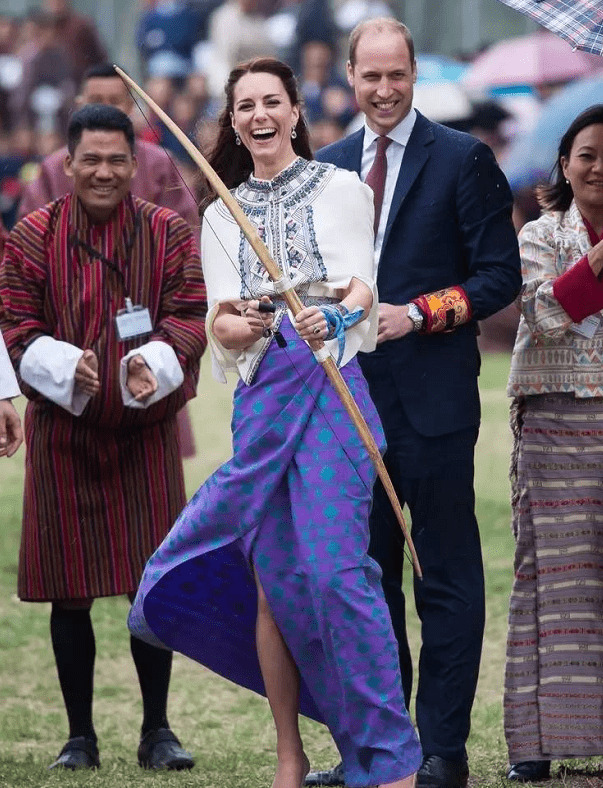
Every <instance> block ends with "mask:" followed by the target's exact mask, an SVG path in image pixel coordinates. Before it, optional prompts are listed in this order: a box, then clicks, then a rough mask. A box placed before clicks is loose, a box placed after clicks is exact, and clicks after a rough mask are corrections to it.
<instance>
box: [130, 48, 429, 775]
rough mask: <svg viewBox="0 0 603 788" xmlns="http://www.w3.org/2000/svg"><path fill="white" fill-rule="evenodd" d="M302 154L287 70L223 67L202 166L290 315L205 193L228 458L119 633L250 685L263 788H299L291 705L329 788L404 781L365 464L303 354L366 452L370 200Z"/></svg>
mask: <svg viewBox="0 0 603 788" xmlns="http://www.w3.org/2000/svg"><path fill="white" fill-rule="evenodd" d="M311 159H312V154H311V151H310V147H309V142H308V132H307V127H306V124H305V121H304V119H303V117H302V115H301V112H300V103H299V97H298V93H297V87H296V84H295V79H294V77H293V73H292V71H291V69H290V68H289V67H288V66H287V65H285V64H284V63H281V62H279V61H276V60H272V59H258V60H254V61H250V62H249V63H246V64H243V65H241V66H239V67H238V68H236V69H234V70H233V72H232V73H231V74H230V77H229V80H228V83H227V87H226V109H225V110H224V112H223V114H222V116H221V118H220V133H219V136H218V140H217V143H216V147H215V149H214V152H213V154H212V156H211V157H210V163H211V164H212V166H213V167H214V169H215V170H216V171H217V172H218V174H219V175H220V176H221V178H222V179H223V180H224V181H225V183H226V184H227V186H228V187H229V188H230V189H232V193H233V194H234V196H235V198H236V200H237V202H238V203H239V205H240V206H241V208H242V209H243V211H244V213H245V214H246V215H247V217H248V218H249V219H250V220H251V222H252V223H253V224H254V225H255V226H256V227H257V230H258V233H259V235H260V237H261V238H262V240H263V241H264V242H265V243H266V245H267V246H268V248H269V249H270V251H271V253H272V256H273V258H274V259H275V261H276V262H277V264H278V265H279V266H280V268H281V270H282V272H283V275H284V277H285V278H286V279H287V280H288V281H289V282H292V283H293V285H294V286H295V289H296V291H297V292H298V294H299V295H300V297H301V299H302V301H303V303H304V304H305V308H304V309H303V310H302V312H300V313H299V314H298V316H297V319H294V318H293V317H292V316H291V315H290V313H289V312H288V310H287V308H286V305H285V303H284V301H283V300H282V298H281V296H280V294H279V292H278V291H277V289H278V288H275V285H274V283H273V282H272V281H271V280H270V278H269V277H268V275H267V274H266V272H265V270H264V268H263V266H262V265H261V264H260V263H259V261H258V259H257V257H256V255H255V253H254V252H253V250H252V249H251V247H250V245H249V243H248V242H247V241H246V239H245V237H244V236H243V234H242V232H241V230H240V228H239V227H238V225H237V224H236V223H235V222H234V220H233V219H232V217H231V215H230V213H229V212H228V211H227V210H226V208H225V206H224V204H223V203H222V201H221V200H215V199H213V200H212V199H211V198H210V200H208V202H209V203H210V204H209V205H208V207H207V208H206V210H205V212H204V219H203V228H202V258H203V268H204V275H205V280H206V285H207V288H208V301H209V305H210V312H209V314H208V319H207V332H208V336H209V338H210V345H211V348H212V361H213V365H214V373H215V374H216V375H217V376H218V378H219V379H221V380H225V375H224V373H225V371H227V370H235V371H236V372H238V374H239V377H240V381H239V384H238V386H237V388H236V391H235V394H234V411H233V420H232V426H233V449H234V456H233V458H232V459H231V460H230V461H229V462H227V463H226V464H225V465H223V466H222V467H221V468H220V469H218V471H216V473H215V474H214V475H213V476H211V477H210V478H209V479H208V480H207V481H206V482H205V484H204V485H203V486H202V487H201V488H200V489H199V490H198V491H197V493H196V494H195V495H194V496H193V498H192V500H191V501H190V503H189V504H188V506H187V507H186V509H185V510H184V511H183V513H182V515H181V516H180V518H179V519H178V521H177V522H176V525H175V526H174V528H173V529H172V531H171V533H170V535H169V536H168V537H167V539H166V540H165V542H164V544H163V545H162V546H161V547H160V549H159V550H158V551H157V553H156V554H155V556H154V557H153V558H152V559H151V560H150V561H149V564H148V565H147V569H146V571H145V574H144V576H143V580H142V583H141V587H140V591H139V595H138V598H137V600H136V603H135V605H134V608H133V613H132V616H131V621H130V626H131V628H132V630H133V631H134V632H135V633H136V634H137V635H138V636H140V637H143V638H145V639H147V640H148V639H151V640H152V641H153V642H155V643H157V642H159V643H162V644H164V645H166V646H168V647H169V648H174V649H176V650H179V651H182V652H183V653H185V654H187V655H189V656H191V657H193V658H194V659H196V660H198V661H199V662H201V663H203V664H204V665H207V666H208V667H210V668H212V669H213V670H215V671H217V672H219V673H221V674H222V675H224V676H226V677H227V678H229V679H231V680H233V681H236V682H237V683H239V684H242V685H243V686H246V687H249V688H251V689H253V690H255V691H258V692H262V693H265V694H266V695H267V697H268V700H269V703H270V707H271V710H272V713H273V716H274V721H275V725H276V733H277V770H276V776H275V778H274V783H273V788H299V786H300V785H301V784H302V783H303V780H304V778H305V775H306V773H307V771H308V768H309V764H308V759H307V758H306V756H305V753H304V751H303V745H302V742H301V738H300V734H299V729H298V723H297V716H298V712H299V711H300V710H301V712H302V713H304V714H306V715H308V716H310V717H313V718H314V719H318V720H322V721H323V722H325V723H326V724H327V725H328V727H329V729H330V731H331V733H332V735H333V737H334V739H335V741H336V743H337V745H338V747H339V749H340V751H341V755H342V758H343V763H344V767H345V772H346V779H347V784H348V785H350V786H369V785H373V786H374V785H380V786H391V788H410V786H411V785H412V784H413V781H414V777H413V775H414V773H415V772H416V770H417V768H418V766H419V764H420V762H421V755H420V747H419V744H418V741H417V738H416V735H415V733H414V730H413V728H412V725H411V723H410V720H409V718H408V715H407V712H406V709H405V707H404V700H403V697H402V688H401V681H400V674H399V667H398V652H397V645H396V642H395V638H394V635H393V631H392V627H391V621H390V617H389V613H388V611H387V607H386V605H385V601H384V599H383V594H382V590H381V584H380V572H379V569H378V567H377V565H376V564H375V562H374V561H372V560H371V559H370V558H368V556H367V547H368V526H367V522H368V513H369V508H370V505H371V492H372V486H373V482H374V475H375V474H374V470H373V467H372V465H371V463H370V461H369V457H368V454H367V452H366V450H365V448H364V446H363V444H362V442H361V441H360V439H359V438H358V436H357V435H356V432H355V430H354V428H353V426H352V424H351V422H350V419H349V417H348V415H347V412H346V411H345V410H344V408H343V406H342V405H341V403H340V401H339V399H338V398H337V397H336V395H335V392H334V391H333V389H332V387H331V385H330V383H329V381H328V379H327V378H326V375H325V373H324V371H323V369H322V368H321V367H320V366H319V365H318V364H317V363H316V360H315V359H314V357H313V354H312V351H311V349H310V348H311V347H312V343H313V342H314V341H315V340H316V339H319V340H325V341H326V343H327V347H328V348H329V350H330V351H331V353H332V354H333V355H334V356H335V358H337V359H338V363H339V364H340V366H341V371H342V374H343V376H344V378H345V380H346V382H347V384H348V386H349V388H350V390H351V391H352V393H353V395H354V397H355V398H356V400H357V402H358V404H359V405H360V408H361V409H362V411H363V412H364V414H365V416H366V418H367V421H368V422H369V425H370V426H371V429H372V431H373V433H374V434H375V435H376V436H377V438H378V440H379V442H380V443H381V445H383V434H382V431H381V426H380V423H379V420H378V417H377V414H376V411H375V409H374V406H373V404H372V402H371V400H370V398H369V395H368V392H367V387H366V383H365V381H364V378H363V377H362V374H361V372H360V369H359V367H358V365H357V362H356V360H355V355H356V353H357V351H358V350H359V349H362V350H370V349H372V348H373V347H374V344H375V339H376V329H377V325H376V319H375V317H376V306H377V300H376V292H375V286H374V274H373V262H372V261H373V236H372V221H373V210H372V204H371V200H372V195H371V192H370V189H369V188H368V187H366V186H365V185H363V184H362V183H361V182H360V180H359V179H358V177H357V176H356V175H355V174H353V173H349V172H344V171H341V170H337V169H336V168H335V167H333V166H332V165H329V164H319V163H317V162H314V161H311ZM266 308H268V309H274V310H275V311H274V313H271V312H266V311H263V310H265V309H266ZM260 309H262V311H260ZM275 334H277V337H276V339H278V342H277V341H275ZM308 345H309V346H310V347H308ZM254 646H255V647H254Z"/></svg>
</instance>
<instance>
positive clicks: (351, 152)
mask: <svg viewBox="0 0 603 788" xmlns="http://www.w3.org/2000/svg"><path fill="white" fill-rule="evenodd" d="M363 139H364V127H362V128H361V129H359V130H358V131H356V132H354V134H350V136H349V137H346V138H345V139H344V140H342V145H341V147H340V149H339V155H338V156H337V159H338V160H337V161H335V160H334V161H333V164H336V165H337V166H338V167H343V168H344V169H346V170H352V171H353V172H356V173H358V175H360V168H361V166H362V141H363Z"/></svg>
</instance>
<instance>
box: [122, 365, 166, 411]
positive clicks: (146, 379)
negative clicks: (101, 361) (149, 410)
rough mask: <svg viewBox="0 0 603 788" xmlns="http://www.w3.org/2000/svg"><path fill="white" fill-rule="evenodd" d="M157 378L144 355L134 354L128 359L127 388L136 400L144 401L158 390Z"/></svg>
mask: <svg viewBox="0 0 603 788" xmlns="http://www.w3.org/2000/svg"><path fill="white" fill-rule="evenodd" d="M157 385H158V384H157V378H156V377H155V375H153V373H152V372H151V370H150V369H149V367H148V366H147V363H146V361H145V360H144V358H143V357H142V356H132V358H131V359H130V360H129V361H128V379H127V380H126V388H127V389H128V391H129V392H130V394H131V395H132V396H133V397H134V399H135V400H136V402H144V401H145V400H147V399H148V398H149V397H150V396H151V394H154V393H155V392H156V391H157Z"/></svg>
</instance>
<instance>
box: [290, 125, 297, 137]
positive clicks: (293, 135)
mask: <svg viewBox="0 0 603 788" xmlns="http://www.w3.org/2000/svg"><path fill="white" fill-rule="evenodd" d="M291 139H292V140H294V139H297V132H296V131H295V126H292V127H291Z"/></svg>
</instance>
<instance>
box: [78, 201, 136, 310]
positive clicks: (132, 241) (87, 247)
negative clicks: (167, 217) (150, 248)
mask: <svg viewBox="0 0 603 788" xmlns="http://www.w3.org/2000/svg"><path fill="white" fill-rule="evenodd" d="M140 224H141V218H140V211H136V215H135V217H134V229H133V230H132V234H131V235H130V237H129V238H128V242H127V244H126V249H125V255H124V258H125V259H124V265H125V266H126V267H127V266H128V264H129V262H130V253H131V252H132V249H133V248H134V244H135V242H136V236H137V235H138V230H139V229H140ZM71 243H72V244H73V247H74V249H76V248H77V247H78V246H81V247H82V249H84V250H85V251H86V252H88V254H89V255H90V257H93V258H94V259H95V260H100V261H101V263H104V264H105V265H106V266H107V268H110V269H111V270H112V271H115V273H116V274H119V276H120V277H121V280H122V283H123V286H124V290H125V291H126V295H129V294H128V288H127V285H126V277H125V275H124V272H123V271H122V270H121V268H120V267H119V265H118V263H117V251H116V252H115V253H114V255H113V258H114V259H113V260H110V259H109V258H108V257H107V256H106V255H104V254H103V253H102V252H99V251H97V250H96V249H94V248H93V247H92V246H90V244H87V243H86V241H83V240H82V239H81V238H79V237H78V236H77V235H75V233H74V234H73V235H72V236H71Z"/></svg>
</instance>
